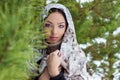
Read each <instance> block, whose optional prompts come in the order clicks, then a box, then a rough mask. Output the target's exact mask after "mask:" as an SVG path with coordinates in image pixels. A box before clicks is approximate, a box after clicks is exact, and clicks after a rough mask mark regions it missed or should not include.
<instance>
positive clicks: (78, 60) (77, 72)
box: [36, 4, 88, 80]
mask: <svg viewBox="0 0 120 80" xmlns="http://www.w3.org/2000/svg"><path fill="white" fill-rule="evenodd" d="M42 16H43V20H45V24H44V30H45V34H46V39H45V41H46V43H47V48H46V49H42V50H40V53H42V57H40V58H39V60H38V61H37V63H38V64H39V74H40V75H39V76H38V77H37V78H36V80H88V74H87V72H86V57H85V54H84V53H83V51H82V50H81V49H80V48H79V45H78V43H77V40H76V35H75V30H74V24H73V20H72V17H71V14H70V12H69V10H68V9H67V8H66V7H65V6H63V5H61V4H48V5H47V6H46V7H45V10H44V11H43V15H42Z"/></svg>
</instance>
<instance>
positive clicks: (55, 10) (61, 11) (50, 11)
mask: <svg viewBox="0 0 120 80" xmlns="http://www.w3.org/2000/svg"><path fill="white" fill-rule="evenodd" d="M53 12H59V13H60V14H62V15H63V17H64V18H65V23H66V26H68V22H67V19H66V15H65V13H64V12H63V10H61V9H58V8H51V9H50V10H49V14H51V13H53ZM49 14H48V16H49Z"/></svg>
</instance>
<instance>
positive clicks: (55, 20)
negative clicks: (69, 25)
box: [44, 12, 66, 44]
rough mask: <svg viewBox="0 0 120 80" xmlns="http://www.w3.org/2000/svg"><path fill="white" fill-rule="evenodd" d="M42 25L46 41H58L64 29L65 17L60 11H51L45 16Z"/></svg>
mask: <svg viewBox="0 0 120 80" xmlns="http://www.w3.org/2000/svg"><path fill="white" fill-rule="evenodd" d="M44 26H45V28H44V29H45V34H46V40H47V42H48V43H52V44H53V43H56V42H59V41H60V40H61V39H62V37H63V35H64V33H65V30H66V22H65V18H64V17H63V15H62V14H61V13H59V12H53V13H51V14H50V15H49V16H48V17H47V19H46V21H45V25H44Z"/></svg>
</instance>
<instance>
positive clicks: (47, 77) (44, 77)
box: [39, 68, 50, 80]
mask: <svg viewBox="0 0 120 80" xmlns="http://www.w3.org/2000/svg"><path fill="white" fill-rule="evenodd" d="M39 80H50V75H49V73H48V70H47V68H45V69H44V72H43V73H42V75H41V76H40V77H39Z"/></svg>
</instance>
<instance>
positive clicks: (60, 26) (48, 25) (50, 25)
mask: <svg viewBox="0 0 120 80" xmlns="http://www.w3.org/2000/svg"><path fill="white" fill-rule="evenodd" d="M44 26H45V27H52V24H49V23H45V25H44ZM58 27H59V28H64V25H58Z"/></svg>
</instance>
